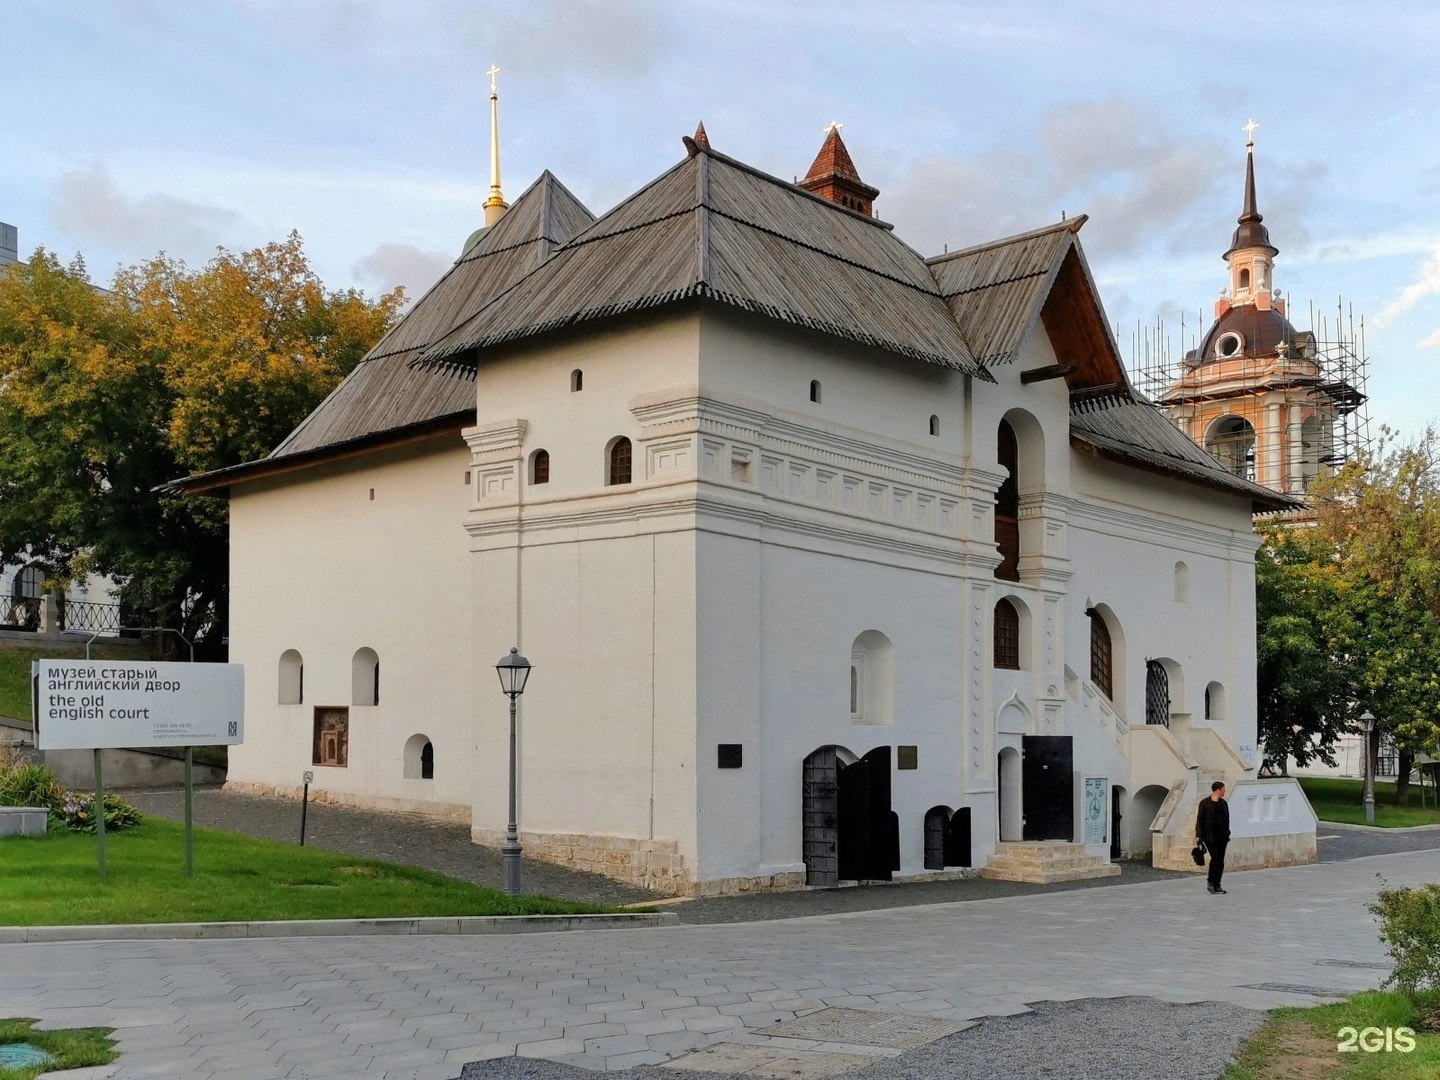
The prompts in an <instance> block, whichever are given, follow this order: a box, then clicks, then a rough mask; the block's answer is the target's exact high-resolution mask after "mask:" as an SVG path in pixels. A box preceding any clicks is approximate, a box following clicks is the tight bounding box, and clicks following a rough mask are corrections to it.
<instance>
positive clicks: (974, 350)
mask: <svg viewBox="0 0 1440 1080" xmlns="http://www.w3.org/2000/svg"><path fill="white" fill-rule="evenodd" d="M697 140H698V141H697ZM497 190H498V188H497ZM876 194H877V192H876V191H875V189H873V188H869V187H867V186H866V185H864V184H863V183H861V181H860V179H859V176H858V175H857V174H856V171H855V168H854V165H853V164H852V163H851V161H850V158H849V155H848V153H846V151H845V147H844V145H843V143H842V142H841V141H840V138H839V134H838V132H837V131H833V130H832V132H831V133H830V135H829V136H828V137H827V139H826V143H825V146H824V147H823V148H822V151H821V153H820V156H819V157H817V159H816V162H815V165H814V166H813V167H812V169H811V172H810V174H809V175H808V176H807V177H806V179H805V181H804V182H802V183H801V184H799V185H792V184H788V183H785V182H783V181H780V180H778V179H776V178H774V177H771V176H767V175H765V174H763V173H761V172H759V171H757V170H755V169H753V168H751V167H749V166H747V165H745V164H743V163H741V162H739V161H737V160H735V159H732V158H730V157H727V156H725V155H723V154H720V153H717V152H715V151H713V150H712V149H711V148H710V147H709V144H708V141H707V140H706V139H705V137H704V132H703V129H702V130H701V131H699V132H697V139H696V140H686V156H685V158H684V159H683V160H682V161H681V162H680V163H679V164H677V165H676V166H675V167H674V168H672V169H670V170H669V171H667V172H666V173H665V174H663V175H662V176H660V177H659V178H657V179H656V180H654V181H652V182H651V183H650V184H648V185H646V186H645V187H643V188H641V189H640V190H639V191H638V192H637V193H636V194H635V195H633V196H631V197H630V198H629V199H627V200H625V201H624V202H623V203H621V204H620V205H619V206H617V207H616V208H615V209H613V210H611V211H610V212H609V213H608V214H606V215H604V216H603V217H601V218H599V219H595V218H593V217H592V216H591V214H590V213H589V212H588V211H587V210H586V209H585V208H584V207H583V206H581V205H580V204H579V203H578V201H577V200H575V198H574V197H573V196H572V195H570V193H569V192H568V191H567V190H566V189H565V188H564V187H563V186H562V185H561V184H559V182H558V181H556V180H555V178H554V177H553V176H551V175H550V174H549V173H546V174H544V175H543V176H542V177H541V178H540V179H539V180H538V181H537V182H536V183H535V184H534V185H533V186H532V187H531V188H530V189H529V190H528V191H527V192H526V193H525V194H524V195H523V196H522V197H521V198H519V199H518V200H516V202H515V204H514V206H513V207H512V208H510V209H509V211H508V213H507V214H506V215H505V216H504V217H502V218H500V219H499V221H498V223H497V224H495V225H494V226H492V227H491V228H490V229H488V230H487V231H486V232H485V233H484V234H483V236H481V238H480V239H479V240H478V242H476V243H475V244H474V246H472V247H470V248H469V249H468V250H467V251H466V253H465V254H464V255H463V256H462V258H461V259H460V260H459V261H458V262H457V263H456V265H455V267H454V268H453V269H452V270H451V271H450V273H449V274H448V275H447V276H446V277H445V278H444V279H443V280H442V281H441V282H440V283H439V284H438V285H436V286H435V288H434V289H432V290H431V291H430V293H428V294H427V295H426V296H425V297H424V298H422V299H421V300H420V301H419V302H418V303H417V304H416V305H415V307H414V308H413V309H412V310H411V311H410V312H409V313H408V315H407V316H406V318H405V320H404V321H403V322H402V323H401V324H400V325H399V326H398V327H397V328H396V329H395V330H394V331H392V332H391V334H390V335H389V336H388V337H387V338H386V339H385V340H384V341H383V342H381V343H380V345H378V346H377V347H376V348H375V350H373V351H372V353H371V354H370V356H369V357H367V359H366V360H365V361H363V362H362V363H361V365H360V366H359V367H358V368H357V369H356V371H355V372H354V373H353V374H352V375H351V376H350V377H349V378H348V379H347V380H346V381H345V382H344V383H343V384H342V385H341V386H340V387H339V388H338V389H337V390H336V391H335V392H334V393H333V394H332V395H331V397H330V398H329V399H328V400H327V401H326V402H325V403H324V404H322V405H321V406H320V407H319V408H318V409H317V410H316V412H315V413H314V414H312V416H311V417H310V418H308V419H307V420H306V421H305V423H304V424H302V425H301V427H300V428H299V429H297V431H296V432H295V433H294V434H292V435H291V436H290V438H289V439H287V440H286V442H285V443H284V444H282V445H281V446H280V447H278V448H277V449H276V450H275V452H274V453H273V454H272V455H271V456H270V457H268V458H266V459H264V460H262V461H258V462H251V463H248V464H245V465H242V466H238V467H236V468H232V469H228V470H224V471H222V472H217V473H211V474H207V475H204V476H199V477H193V478H190V479H189V480H186V481H181V482H180V483H179V486H180V487H182V488H183V489H185V490H188V491H190V492H193V493H196V494H202V493H210V494H226V495H228V498H229V500H230V511H231V552H232V555H231V558H232V577H231V594H232V603H231V619H232V622H231V631H230V633H231V658H232V660H235V661H239V662H242V663H244V664H245V665H246V702H247V718H246V723H247V735H248V738H247V742H246V744H245V745H244V746H243V747H235V748H233V749H232V753H231V759H230V776H231V782H232V783H235V784H239V785H242V786H245V787H249V788H252V789H259V790H277V791H282V792H290V791H293V790H295V789H296V788H297V786H298V784H299V782H300V778H301V773H302V771H303V770H306V769H313V770H314V771H315V773H316V779H315V785H314V787H313V788H312V793H313V792H315V791H316V790H318V791H319V792H321V793H322V797H327V798H333V799H336V800H341V801H347V802H353V803H357V804H363V805H371V806H384V807H394V808H406V809H422V810H425V811H427V812H431V813H436V814H445V815H449V816H452V817H455V818H458V819H461V820H468V821H470V823H471V828H472V833H473V835H474V837H475V838H476V839H477V840H482V841H486V842H491V841H494V840H496V839H498V837H499V836H500V834H501V831H502V830H503V828H504V822H505V809H506V791H507V759H506V730H507V729H506V723H507V721H506V716H507V714H506V700H505V698H504V697H503V696H502V695H501V693H500V692H499V687H498V685H497V683H496V680H495V675H494V674H493V672H492V665H493V664H494V663H495V661H496V660H497V659H498V658H499V657H500V656H502V655H503V654H504V653H505V652H506V651H507V650H508V648H509V647H510V646H511V645H512V644H516V645H518V646H519V648H520V650H521V651H522V652H523V653H524V654H525V655H526V656H528V657H529V658H530V660H531V661H532V663H533V664H534V665H535V670H534V674H533V676H532V677H531V679H530V683H529V687H528V688H527V690H526V691H525V694H524V696H523V698H521V702H520V712H521V744H520V823H521V833H522V840H523V841H524V843H525V847H526V853H527V856H530V855H539V856H541V857H544V858H549V859H554V860H558V861H562V862H566V863H570V864H572V865H577V866H581V867H584V868H588V869H595V870H599V871H602V872H605V873H609V874H612V875H614V876H617V877H620V878H624V879H626V880H630V881H633V882H637V883H641V884H646V885H649V886H652V887H656V888H660V889H665V890H668V891H672V892H677V893H685V892H697V891H698V892H714V891H725V890H729V889H737V888H776V887H789V886H798V885H800V884H802V883H805V882H807V881H808V882H809V883H811V884H827V883H833V882H836V881H839V880H847V879H881V878H890V877H914V876H921V875H925V874H935V873H954V872H969V871H970V870H971V869H973V868H981V867H983V868H986V870H987V872H989V873H991V874H994V875H995V876H1010V877H1025V878H1027V879H1047V880H1054V879H1055V878H1057V877H1061V876H1084V875H1087V874H1097V873H1107V872H1114V870H1115V869H1118V868H1114V869H1112V868H1111V867H1110V866H1109V863H1110V860H1111V859H1112V858H1114V857H1116V856H1118V855H1120V854H1121V853H1122V852H1126V853H1140V852H1145V851H1153V853H1154V857H1155V859H1156V861H1157V862H1162V863H1167V864H1176V865H1178V864H1179V863H1178V862H1177V860H1182V859H1183V860H1184V861H1186V862H1188V849H1189V847H1190V844H1191V843H1192V841H1191V839H1190V837H1191V836H1192V835H1193V826H1192V824H1191V823H1192V821H1193V815H1194V808H1195V804H1196V802H1197V801H1198V800H1199V799H1200V797H1201V795H1202V793H1204V792H1208V789H1209V783H1210V781H1211V780H1212V779H1215V778H1224V779H1225V780H1227V781H1228V782H1229V784H1230V785H1231V787H1232V805H1234V806H1235V810H1234V818H1235V821H1236V833H1237V837H1238V839H1237V841H1236V843H1235V844H1233V845H1232V847H1231V859H1230V861H1231V865H1232V866H1244V865H1257V864H1263V863H1267V862H1270V863H1273V862H1284V861H1302V860H1306V859H1311V858H1313V857H1314V819H1313V816H1311V815H1310V812H1309V807H1308V804H1306V803H1305V800H1304V797H1303V795H1302V794H1301V793H1300V791H1299V789H1298V787H1297V786H1296V785H1295V784H1294V783H1293V782H1292V781H1259V782H1257V781H1255V780H1254V779H1253V776H1254V764H1255V762H1254V760H1253V744H1254V742H1255V656H1254V632H1255V623H1254V572H1253V556H1254V551H1255V547H1256V539H1255V536H1254V533H1253V530H1252V528H1251V514H1252V512H1253V511H1255V510H1256V509H1282V508H1285V507H1287V506H1289V505H1292V504H1291V501H1290V500H1289V499H1288V498H1287V497H1286V496H1283V495H1277V494H1275V493H1273V492H1270V491H1267V490H1265V489H1264V488H1262V487H1259V486H1258V485H1256V484H1254V483H1252V482H1249V481H1247V480H1245V479H1243V478H1239V477H1236V476H1234V475H1232V474H1231V473H1229V472H1227V471H1226V470H1225V469H1224V468H1222V467H1220V465H1218V464H1217V463H1216V462H1215V460H1214V459H1213V458H1211V457H1209V456H1208V455H1207V454H1206V453H1205V452H1204V451H1202V450H1200V449H1199V448H1197V447H1196V446H1195V445H1194V444H1193V443H1192V442H1190V440H1188V439H1187V438H1185V436H1184V435H1183V434H1181V433H1180V432H1179V431H1177V430H1176V429H1175V428H1174V427H1173V426H1172V425H1171V424H1169V423H1168V422H1167V421H1166V419H1165V417H1164V416H1163V415H1162V414H1161V413H1160V412H1159V411H1158V410H1157V409H1156V408H1154V407H1153V406H1152V405H1150V404H1149V403H1147V402H1145V401H1144V400H1143V399H1141V398H1139V397H1138V395H1137V394H1136V393H1135V392H1134V391H1133V390H1132V388H1131V387H1130V384H1129V383H1128V381H1127V379H1126V376H1125V373H1124V371H1123V368H1122V365H1121V362H1120V359H1119V356H1118V354H1117V351H1116V348H1115V345H1114V342H1113V340H1112V338H1111V335H1110V333H1109V331H1108V329H1107V324H1106V319H1105V316H1104V313H1103V311H1102V308H1101V305H1100V301H1099V298H1098V296H1097V294H1096V291H1095V286H1094V282H1093V280H1092V278H1091V275H1090V272H1089V269H1088V267H1087V265H1086V262H1085V258H1084V255H1083V253H1082V251H1081V248H1080V245H1079V240H1078V235H1077V234H1078V232H1079V230H1080V228H1081V226H1082V224H1083V222H1084V218H1078V219H1075V220H1071V221H1067V222H1062V223H1060V224H1057V225H1054V226H1051V227H1048V228H1044V229H1039V230H1036V231H1035V232H1031V233H1027V234H1025V235H1023V236H1017V237H1011V238H1009V239H1005V240H1000V241H996V242H994V243H991V244H985V245H981V246H978V247H973V248H968V249H966V250H963V251H957V252H953V253H950V254H947V255H942V256H939V257H936V258H932V259H929V260H926V259H924V258H922V257H921V256H920V255H919V254H917V253H916V252H915V251H914V250H913V249H912V248H910V247H908V246H907V245H906V244H905V243H903V242H902V241H901V240H900V239H899V238H898V237H897V236H895V234H894V232H893V231H892V230H891V228H890V226H888V225H886V224H884V223H882V222H881V221H879V220H878V219H876V218H874V217H873V216H872V203H873V199H874V197H875V195H876ZM924 239H925V241H926V243H927V246H930V247H932V248H935V247H939V246H940V244H939V242H938V238H924Z"/></svg>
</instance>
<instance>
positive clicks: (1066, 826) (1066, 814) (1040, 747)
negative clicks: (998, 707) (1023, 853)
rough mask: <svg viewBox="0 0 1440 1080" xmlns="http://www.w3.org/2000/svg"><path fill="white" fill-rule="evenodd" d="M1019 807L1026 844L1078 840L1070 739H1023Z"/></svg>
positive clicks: (1062, 737)
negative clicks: (1023, 820)
mask: <svg viewBox="0 0 1440 1080" xmlns="http://www.w3.org/2000/svg"><path fill="white" fill-rule="evenodd" d="M1021 748H1022V749H1021V766H1020V785H1021V793H1020V806H1021V810H1022V813H1023V814H1024V817H1025V826H1024V829H1023V830H1022V833H1021V835H1022V836H1023V837H1024V839H1026V840H1074V839H1075V776H1074V769H1073V762H1074V751H1073V746H1072V743H1071V739H1070V736H1069V735H1024V736H1021Z"/></svg>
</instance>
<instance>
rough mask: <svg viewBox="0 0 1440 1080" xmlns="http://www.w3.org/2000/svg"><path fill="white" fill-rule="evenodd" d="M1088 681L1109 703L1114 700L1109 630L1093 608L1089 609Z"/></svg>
mask: <svg viewBox="0 0 1440 1080" xmlns="http://www.w3.org/2000/svg"><path fill="white" fill-rule="evenodd" d="M1089 615H1090V681H1091V682H1093V683H1094V684H1095V685H1096V686H1098V687H1099V688H1100V691H1101V692H1102V693H1103V694H1104V695H1105V696H1106V697H1107V698H1109V699H1110V700H1111V701H1114V700H1115V690H1114V685H1113V683H1112V681H1111V679H1112V676H1111V671H1112V664H1113V650H1112V648H1111V645H1110V628H1109V627H1108V626H1106V625H1105V619H1104V618H1103V617H1102V616H1101V614H1100V613H1099V612H1098V611H1096V610H1095V609H1094V608H1091V609H1090V612H1089Z"/></svg>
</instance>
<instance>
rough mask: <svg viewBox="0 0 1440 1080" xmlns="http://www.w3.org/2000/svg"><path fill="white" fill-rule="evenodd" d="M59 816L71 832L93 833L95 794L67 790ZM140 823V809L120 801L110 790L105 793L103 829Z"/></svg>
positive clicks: (108, 830) (109, 830)
mask: <svg viewBox="0 0 1440 1080" xmlns="http://www.w3.org/2000/svg"><path fill="white" fill-rule="evenodd" d="M60 816H61V817H62V818H63V819H64V821H65V825H66V827H67V828H68V829H70V831H71V832H86V833H93V832H94V831H95V796H94V795H93V794H83V795H82V794H80V793H79V792H75V791H69V792H66V793H65V801H64V804H63V805H62V806H61V808H60ZM139 824H140V811H139V810H137V809H135V807H133V806H131V805H130V804H129V803H127V802H122V801H121V800H120V799H117V798H116V797H115V796H114V795H111V794H110V792H108V791H107V792H106V793H105V831H106V832H119V831H120V830H121V829H128V828H130V827H131V826H133V825H139Z"/></svg>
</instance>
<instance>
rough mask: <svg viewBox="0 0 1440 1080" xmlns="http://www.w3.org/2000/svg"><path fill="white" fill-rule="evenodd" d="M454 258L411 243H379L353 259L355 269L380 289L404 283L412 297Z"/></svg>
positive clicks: (424, 287) (387, 289) (436, 278)
mask: <svg viewBox="0 0 1440 1080" xmlns="http://www.w3.org/2000/svg"><path fill="white" fill-rule="evenodd" d="M454 261H455V260H454V258H453V257H451V256H449V255H446V254H444V253H443V252H439V251H422V250H421V249H420V248H417V247H415V246H414V245H413V244H381V245H380V246H378V247H377V248H376V249H375V250H374V251H372V252H370V254H368V255H365V256H363V257H362V258H360V259H359V260H357V261H356V263H355V267H354V273H355V275H356V276H357V277H360V278H363V279H366V280H368V281H370V282H372V283H373V284H374V285H375V286H376V288H377V289H378V291H380V292H389V291H390V290H391V289H393V288H394V287H395V286H396V285H403V286H404V287H405V295H406V296H407V297H409V298H410V299H411V300H415V299H417V298H418V297H420V296H421V295H422V294H423V293H424V292H425V290H427V289H428V288H430V286H431V285H434V284H435V282H437V281H439V280H440V275H442V274H443V273H445V271H446V270H448V269H450V266H451V264H452V263H453V262H454Z"/></svg>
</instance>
